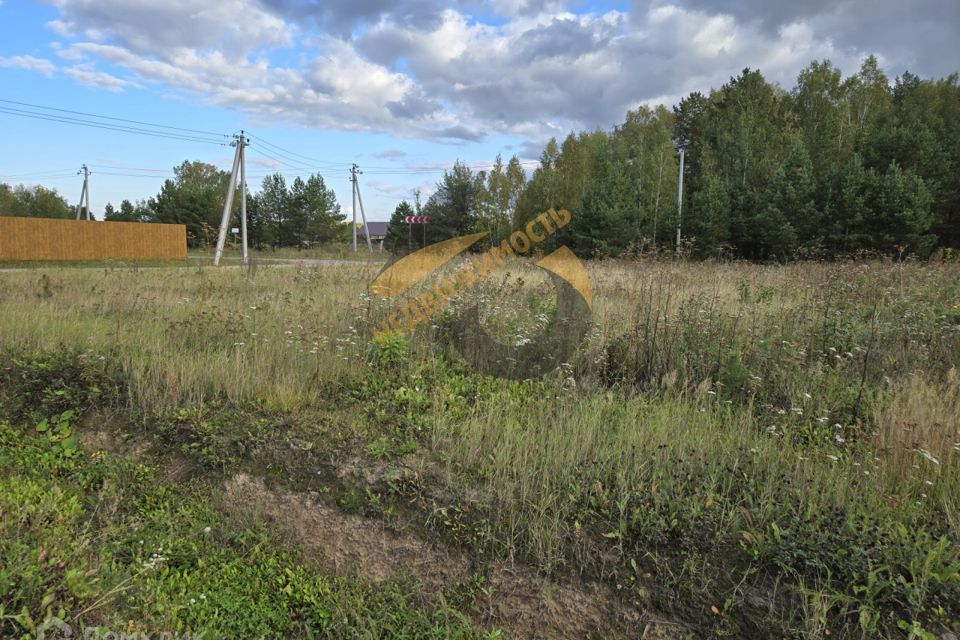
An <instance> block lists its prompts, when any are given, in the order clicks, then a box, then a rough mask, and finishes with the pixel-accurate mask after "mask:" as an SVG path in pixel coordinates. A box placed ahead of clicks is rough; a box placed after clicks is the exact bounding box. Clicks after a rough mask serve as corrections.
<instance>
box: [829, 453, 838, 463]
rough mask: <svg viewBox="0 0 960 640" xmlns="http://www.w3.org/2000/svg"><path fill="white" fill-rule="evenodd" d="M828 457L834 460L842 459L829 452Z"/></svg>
mask: <svg viewBox="0 0 960 640" xmlns="http://www.w3.org/2000/svg"><path fill="white" fill-rule="evenodd" d="M827 457H828V458H830V459H831V460H833V461H834V462H837V461H838V460H840V458H838V457H837V456H832V455H830V454H829V453H828V454H827Z"/></svg>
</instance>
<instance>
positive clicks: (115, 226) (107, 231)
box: [0, 216, 187, 260]
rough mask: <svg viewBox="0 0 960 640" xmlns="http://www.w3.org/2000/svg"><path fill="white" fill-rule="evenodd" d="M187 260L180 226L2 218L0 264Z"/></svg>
mask: <svg viewBox="0 0 960 640" xmlns="http://www.w3.org/2000/svg"><path fill="white" fill-rule="evenodd" d="M108 258H117V259H126V260H186V259H187V228H186V227H185V226H184V225H182V224H150V223H145V222H97V221H93V220H61V219H55V218H9V217H2V216H0V260H106V259H108Z"/></svg>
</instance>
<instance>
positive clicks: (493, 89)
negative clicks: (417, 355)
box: [0, 0, 960, 220]
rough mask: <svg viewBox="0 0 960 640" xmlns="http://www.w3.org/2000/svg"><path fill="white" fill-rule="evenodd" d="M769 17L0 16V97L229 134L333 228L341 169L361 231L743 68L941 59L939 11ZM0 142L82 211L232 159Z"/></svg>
mask: <svg viewBox="0 0 960 640" xmlns="http://www.w3.org/2000/svg"><path fill="white" fill-rule="evenodd" d="M771 4H773V3H768V2H763V1H761V0H722V1H720V2H710V1H707V0H683V1H678V2H674V3H669V2H658V1H656V0H653V1H646V2H633V3H628V2H620V3H613V2H593V3H583V2H579V3H562V2H554V1H551V0H495V1H494V2H487V3H479V2H477V3H471V2H460V3H452V4H451V3H443V2H438V1H436V0H412V1H410V2H407V3H403V4H395V3H390V2H387V1H386V0H351V1H349V2H348V1H346V0H326V1H324V2H322V3H321V2H316V1H314V0H219V1H218V2H215V3H211V2H209V0H203V1H202V0H168V1H166V2H163V3H161V2H158V1H156V0H54V1H52V2H49V3H30V2H24V1H22V0H0V99H3V100H10V101H18V102H23V103H30V104H38V105H45V106H50V107H57V108H60V109H68V110H73V111H80V112H88V113H94V114H100V115H104V116H112V117H116V118H126V119H130V120H139V121H145V122H152V123H159V124H165V125H170V126H176V127H184V128H189V129H196V130H202V131H209V132H213V133H215V134H223V135H225V136H230V135H232V134H234V133H236V132H238V131H239V130H241V129H244V130H247V131H250V132H251V133H252V134H253V135H254V139H253V144H252V146H251V147H250V149H249V153H248V172H249V175H250V182H251V188H252V189H254V190H255V189H256V186H257V184H258V183H259V179H260V178H261V177H262V176H263V175H265V174H266V173H268V172H270V171H273V170H280V171H282V172H283V173H284V174H286V175H287V176H289V177H292V176H294V175H298V174H305V173H307V172H308V171H309V170H311V169H313V170H318V171H319V172H320V173H321V174H323V175H324V177H325V178H326V179H327V181H328V183H329V184H330V185H331V186H332V187H333V188H334V189H335V190H336V193H337V195H338V198H339V200H340V203H341V205H342V207H343V209H344V211H345V212H346V213H349V212H350V186H349V182H348V180H347V175H348V174H347V168H348V166H349V164H350V163H353V162H355V163H357V164H359V165H360V166H361V168H362V170H364V174H363V176H362V177H361V188H362V190H363V194H364V203H365V205H366V208H367V212H368V214H369V215H370V218H371V219H375V220H377V219H380V220H382V219H386V218H388V217H389V215H390V212H391V211H392V210H393V208H394V206H395V205H396V204H397V202H398V201H399V200H401V199H404V198H407V199H409V198H410V197H411V194H412V192H413V191H414V190H415V189H420V190H421V191H422V192H423V194H424V196H426V195H428V194H429V193H430V192H431V191H432V188H433V185H434V183H435V182H436V180H437V179H438V178H439V177H440V173H441V172H442V168H444V167H449V166H450V165H451V164H452V163H453V161H454V160H456V159H460V160H463V161H466V162H468V163H469V164H471V165H475V166H476V167H478V168H480V167H484V166H489V163H490V162H492V160H493V159H494V158H495V156H496V155H497V154H498V153H499V154H502V155H503V156H504V159H507V158H509V156H510V155H512V154H514V153H517V154H518V155H520V157H521V159H522V160H524V161H525V162H528V164H527V166H528V167H532V165H533V162H532V161H533V160H535V159H536V157H537V155H538V153H539V150H540V148H542V145H543V143H544V142H545V141H546V140H547V139H549V137H551V136H563V135H565V134H566V132H568V131H569V130H571V129H584V128H594V127H598V126H599V127H604V128H609V127H610V126H612V125H613V124H615V123H616V122H618V121H620V120H622V118H623V115H624V113H625V112H626V110H627V109H630V108H634V107H636V106H637V105H639V104H654V103H657V102H664V103H667V104H672V103H673V102H675V101H676V100H677V99H679V98H680V97H681V96H683V95H685V94H686V93H688V92H690V91H693V90H706V89H709V88H710V87H712V86H713V87H715V86H719V85H720V84H722V83H723V82H724V81H726V80H727V79H728V78H729V77H730V76H731V75H735V74H736V73H738V72H739V71H740V70H741V69H742V68H744V67H747V66H750V67H759V68H760V69H761V71H763V72H764V74H765V75H766V76H767V77H768V78H769V79H771V80H773V81H776V82H780V83H781V84H782V85H784V86H786V87H790V86H792V84H793V81H794V79H795V78H796V74H797V72H798V71H799V70H800V69H801V68H802V67H804V66H806V64H807V63H809V62H810V61H811V60H813V59H820V58H830V59H831V60H832V61H833V62H834V63H835V64H837V65H838V66H839V67H840V68H841V69H843V70H844V71H845V72H848V73H849V72H852V71H854V70H855V69H856V68H857V66H858V65H859V63H860V61H861V60H862V58H863V57H864V56H865V55H867V54H870V53H873V54H876V55H878V57H879V58H880V61H881V64H882V65H883V66H884V68H885V69H886V70H887V72H888V73H889V74H891V75H896V74H899V73H901V72H903V71H904V70H907V69H909V70H911V71H913V72H915V73H919V74H920V75H925V76H942V75H946V74H947V73H950V72H951V71H955V70H956V66H957V65H956V61H957V60H960V45H958V42H957V41H958V39H957V38H956V37H955V28H956V25H958V24H960V3H957V2H955V1H954V0H923V1H922V2H920V3H913V4H910V5H909V7H908V6H907V4H908V3H902V2H896V1H894V0H841V1H840V2H833V1H831V2H827V1H826V0H813V1H811V2H807V3H792V4H791V5H789V6H786V5H784V6H776V5H774V6H771ZM951 67H952V68H951ZM0 107H3V108H7V109H10V108H13V109H17V108H24V107H18V106H16V105H12V104H10V103H0ZM34 111H36V110H34ZM60 115H64V114H62V113H61V114H60ZM0 126H3V132H4V136H3V146H2V149H3V152H2V153H0V181H4V182H9V183H14V184H15V183H19V182H24V183H41V184H44V185H46V186H50V187H55V188H57V189H58V190H59V191H60V192H61V193H63V194H64V195H65V196H66V197H67V198H68V199H69V200H70V201H71V202H76V200H77V199H78V197H79V192H80V186H81V181H80V178H79V177H78V176H77V175H76V172H77V170H78V169H79V167H80V165H81V164H83V163H86V164H87V165H88V166H90V167H91V169H92V171H93V175H92V176H91V196H92V198H91V200H92V206H93V209H94V211H95V212H99V211H101V210H102V208H103V206H104V205H105V204H106V202H107V201H110V202H113V203H114V204H115V205H117V204H118V203H119V201H120V200H122V199H124V198H127V199H130V200H136V199H140V198H147V197H149V196H151V195H154V194H155V193H156V192H157V191H158V189H159V187H160V185H161V183H162V181H163V179H164V178H165V177H167V176H169V175H170V169H171V167H173V166H174V165H177V164H179V163H180V162H182V161H183V160H185V159H190V160H202V161H206V162H211V163H214V164H216V165H218V166H220V167H223V168H228V167H229V164H230V162H231V158H232V149H230V148H229V147H227V146H219V145H216V144H203V143H198V142H190V141H184V140H168V139H160V138H156V137H144V136H137V135H131V134H129V133H121V132H117V131H108V130H102V129H93V128H86V127H82V126H77V125H71V124H63V123H59V122H50V121H44V120H38V119H33V118H24V117H18V116H14V115H11V114H9V113H2V112H0ZM226 139H228V138H226ZM258 140H263V141H266V142H268V143H270V144H272V145H274V146H273V147H272V148H271V147H268V146H266V145H262V144H258ZM277 147H279V148H282V149H285V150H287V151H289V152H292V153H293V154H294V155H293V156H291V155H286V156H281V155H280V154H275V153H273V154H271V151H272V150H275V149H276V148H277ZM269 155H273V156H274V157H273V158H271V157H268V156H269ZM304 156H305V157H309V158H311V160H309V161H308V160H306V159H305V158H304ZM278 159H279V160H283V161H284V162H285V163H286V165H287V166H285V165H284V164H281V163H280V162H278ZM294 159H297V160H299V161H297V162H295V161H294ZM289 165H295V166H289Z"/></svg>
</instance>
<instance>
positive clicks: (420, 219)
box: [403, 216, 430, 224]
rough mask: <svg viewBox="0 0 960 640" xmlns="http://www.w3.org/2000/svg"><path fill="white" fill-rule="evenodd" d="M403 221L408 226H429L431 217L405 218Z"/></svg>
mask: <svg viewBox="0 0 960 640" xmlns="http://www.w3.org/2000/svg"><path fill="white" fill-rule="evenodd" d="M403 221H404V222H406V223H407V224H427V223H429V222H430V216H405V217H404V218H403Z"/></svg>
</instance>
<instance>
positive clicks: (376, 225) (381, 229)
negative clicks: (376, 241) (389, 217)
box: [357, 220, 390, 238]
mask: <svg viewBox="0 0 960 640" xmlns="http://www.w3.org/2000/svg"><path fill="white" fill-rule="evenodd" d="M389 226H390V223H389V222H380V221H375V220H370V221H369V222H367V227H369V229H370V237H371V238H373V237H376V236H385V235H387V227H389ZM357 234H358V235H361V236H364V237H366V229H365V228H364V227H363V225H360V228H359V229H357Z"/></svg>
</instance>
